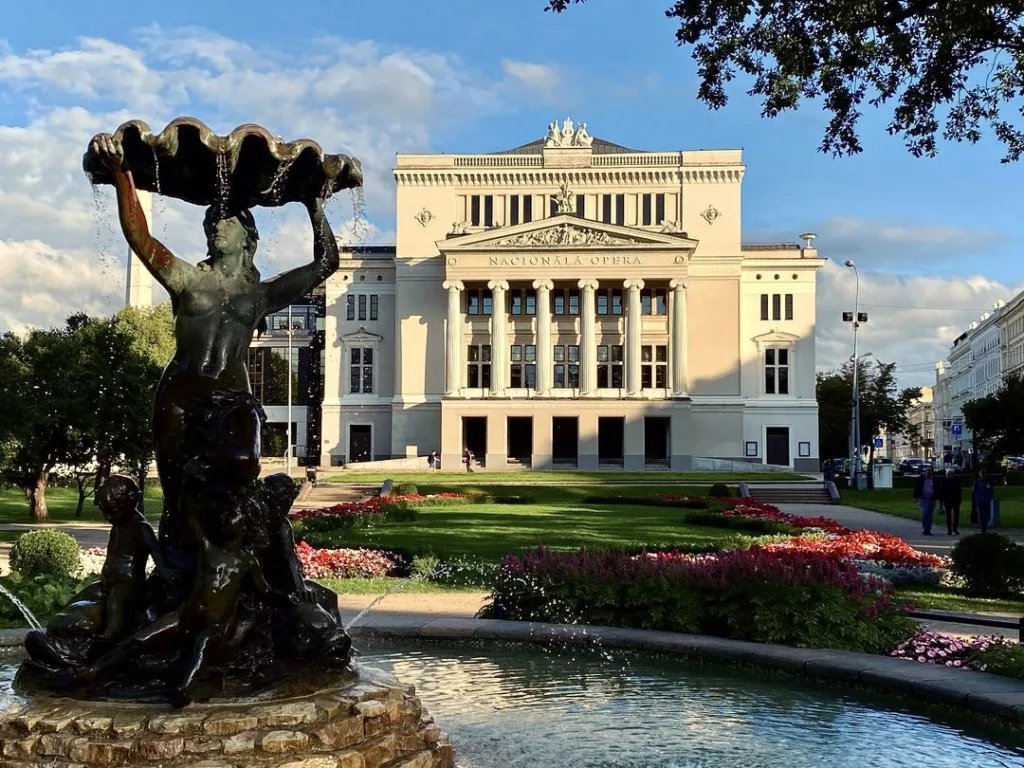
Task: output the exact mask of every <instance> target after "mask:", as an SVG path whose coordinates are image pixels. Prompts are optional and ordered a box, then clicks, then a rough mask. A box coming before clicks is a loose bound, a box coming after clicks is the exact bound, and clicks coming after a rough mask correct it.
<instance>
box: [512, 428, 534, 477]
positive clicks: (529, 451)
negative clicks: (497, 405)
mask: <svg viewBox="0 0 1024 768" xmlns="http://www.w3.org/2000/svg"><path fill="white" fill-rule="evenodd" d="M508 460H509V462H510V463H515V464H521V465H523V466H526V467H528V466H530V462H531V461H532V460H533V418H531V417H530V416H509V417H508Z"/></svg>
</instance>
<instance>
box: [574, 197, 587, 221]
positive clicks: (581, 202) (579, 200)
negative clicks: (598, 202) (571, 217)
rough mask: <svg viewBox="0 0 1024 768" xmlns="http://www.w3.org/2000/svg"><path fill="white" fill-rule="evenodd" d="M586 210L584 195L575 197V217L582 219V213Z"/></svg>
mask: <svg viewBox="0 0 1024 768" xmlns="http://www.w3.org/2000/svg"><path fill="white" fill-rule="evenodd" d="M586 208H587V198H586V196H585V195H576V215H577V216H579V217H580V218H581V219H582V218H583V213H584V211H585V210H586Z"/></svg>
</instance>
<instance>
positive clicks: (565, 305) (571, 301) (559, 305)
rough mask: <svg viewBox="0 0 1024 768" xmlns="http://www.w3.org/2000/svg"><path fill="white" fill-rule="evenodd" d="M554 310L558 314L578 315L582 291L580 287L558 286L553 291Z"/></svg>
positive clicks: (552, 302) (552, 303)
mask: <svg viewBox="0 0 1024 768" xmlns="http://www.w3.org/2000/svg"><path fill="white" fill-rule="evenodd" d="M551 306H552V312H553V313H554V314H556V315H578V314H579V313H580V292H579V289H578V288H557V289H555V290H553V291H552V292H551Z"/></svg>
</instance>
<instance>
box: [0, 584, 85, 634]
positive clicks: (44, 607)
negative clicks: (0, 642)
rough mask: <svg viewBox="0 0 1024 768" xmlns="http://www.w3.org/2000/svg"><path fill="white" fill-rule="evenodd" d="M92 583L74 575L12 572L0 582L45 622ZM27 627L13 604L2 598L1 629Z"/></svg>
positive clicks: (0, 610)
mask: <svg viewBox="0 0 1024 768" xmlns="http://www.w3.org/2000/svg"><path fill="white" fill-rule="evenodd" d="M88 582H89V579H85V580H81V579H76V578H74V577H73V576H45V575H40V576H24V575H22V574H20V573H12V574H10V575H9V576H4V577H2V578H0V584H3V585H4V587H6V588H7V589H9V590H10V591H11V592H13V593H14V595H15V596H16V597H17V598H18V599H19V600H21V602H23V603H24V604H25V607H26V608H28V609H29V610H30V611H32V614H33V615H34V616H35V617H36V619H37V620H38V621H39V622H40V623H41V624H42V625H43V626H44V627H45V626H46V624H47V623H48V622H49V621H50V619H52V618H53V617H54V616H55V615H56V614H57V613H58V612H60V611H61V610H62V609H63V608H64V606H65V605H67V604H68V603H70V602H71V599H72V598H73V597H74V596H75V595H76V594H78V592H79V591H81V589H82V588H83V587H85V585H86V584H87V583H88ZM25 626H28V622H27V621H26V620H25V618H24V617H23V616H22V615H21V611H19V610H18V609H17V608H16V607H15V605H14V603H12V602H11V601H10V600H8V599H7V598H3V597H0V629H11V628H15V627H25Z"/></svg>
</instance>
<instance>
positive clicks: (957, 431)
mask: <svg viewBox="0 0 1024 768" xmlns="http://www.w3.org/2000/svg"><path fill="white" fill-rule="evenodd" d="M963 433H964V428H963V425H961V424H954V425H953V437H960V436H961V435H962V434H963Z"/></svg>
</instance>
